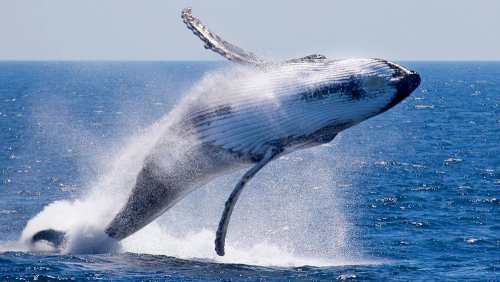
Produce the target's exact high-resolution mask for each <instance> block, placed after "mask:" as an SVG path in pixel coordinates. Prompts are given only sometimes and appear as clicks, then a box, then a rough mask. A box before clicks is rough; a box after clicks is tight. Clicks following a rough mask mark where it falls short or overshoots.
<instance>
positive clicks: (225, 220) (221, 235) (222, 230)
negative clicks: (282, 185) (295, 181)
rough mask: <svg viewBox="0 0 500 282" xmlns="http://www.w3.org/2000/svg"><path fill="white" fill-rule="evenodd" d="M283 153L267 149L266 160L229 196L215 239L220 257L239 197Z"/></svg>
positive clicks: (216, 249) (271, 148) (254, 168)
mask: <svg viewBox="0 0 500 282" xmlns="http://www.w3.org/2000/svg"><path fill="white" fill-rule="evenodd" d="M280 153H281V150H279V149H278V148H276V147H270V148H269V149H267V151H266V154H265V155H264V158H263V159H262V160H261V161H260V162H259V163H258V164H256V165H255V166H254V167H252V168H251V169H250V170H249V171H247V172H246V173H245V174H244V175H243V177H242V178H241V179H240V181H239V182H238V184H236V187H235V188H234V190H233V192H232V193H231V195H230V196H229V199H227V201H226V207H225V208H224V212H223V213H222V217H221V219H220V222H219V228H218V229H217V235H216V238H215V251H216V252H217V254H218V255H219V256H223V255H224V242H225V240H226V233H227V227H228V225H229V219H230V218H231V214H232V213H233V209H234V205H235V204H236V201H237V200H238V197H239V196H240V194H241V191H242V190H243V187H245V185H246V184H247V183H248V181H250V179H252V178H253V177H254V176H255V174H257V172H258V171H259V170H260V169H261V168H263V167H264V166H265V165H266V164H267V163H269V162H270V161H271V160H273V159H274V158H275V157H276V156H277V155H279V154H280Z"/></svg>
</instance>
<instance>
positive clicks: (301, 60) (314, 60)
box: [285, 54, 328, 63]
mask: <svg viewBox="0 0 500 282" xmlns="http://www.w3.org/2000/svg"><path fill="white" fill-rule="evenodd" d="M323 60H328V59H327V58H326V57H325V56H323V55H321V54H312V55H309V56H305V57H303V58H297V59H293V60H289V61H286V62H285V63H317V62H321V61H323Z"/></svg>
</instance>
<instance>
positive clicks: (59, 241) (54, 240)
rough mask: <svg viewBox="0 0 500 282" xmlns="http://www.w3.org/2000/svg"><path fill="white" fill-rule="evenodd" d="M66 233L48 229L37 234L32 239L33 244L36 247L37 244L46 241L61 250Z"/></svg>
mask: <svg viewBox="0 0 500 282" xmlns="http://www.w3.org/2000/svg"><path fill="white" fill-rule="evenodd" d="M65 237H66V233H65V232H63V231H57V230H54V229H46V230H42V231H39V232H37V233H36V234H35V235H33V237H32V238H31V244H32V245H34V244H35V243H37V242H40V241H45V242H48V243H49V244H51V245H52V247H54V248H55V249H58V250H59V249H60V248H61V246H62V245H63V244H64V242H65V240H66V239H65Z"/></svg>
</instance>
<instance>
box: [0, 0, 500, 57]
mask: <svg viewBox="0 0 500 282" xmlns="http://www.w3.org/2000/svg"><path fill="white" fill-rule="evenodd" d="M186 6H191V7H192V8H193V13H194V15H195V16H197V17H198V18H199V19H201V20H202V22H204V23H205V24H206V25H207V26H208V27H209V28H210V29H212V30H213V31H215V32H216V33H217V34H219V35H220V36H221V37H223V38H225V39H226V40H228V41H229V42H232V43H234V44H236V45H238V46H240V47H243V48H244V49H247V50H249V51H252V52H254V53H256V54H259V55H261V56H263V57H273V58H277V59H290V58H294V57H299V56H305V55H309V54H313V53H319V54H323V55H325V56H327V57H329V58H332V59H334V58H335V59H340V58H361V57H377V58H386V59H389V60H500V1H497V0H477V1H472V0H471V1H463V0H418V1H416V0H413V1H403V0H384V1H382V0H351V1H328V0H325V1H314V0H309V1H285V0H279V1H271V0H267V1H266V0H252V1H249V0H246V1H230V0H226V1H206V0H205V1H203V0H196V1H181V0H171V1H166V0H158V1H156V0H149V1H148V0H146V1H135V0H106V1H86V0H72V1H68V0H52V1H50V0H33V1H27V0H15V1H14V0H12V1H10V0H0V60H221V59H222V57H220V56H218V55H217V54H215V53H213V52H210V51H207V50H205V49H204V48H203V44H202V42H201V41H200V40H199V39H198V38H197V37H195V36H194V35H193V34H192V33H191V31H189V30H188V29H187V28H186V27H185V25H184V23H183V22H182V20H181V18H180V13H181V10H182V8H184V7H186Z"/></svg>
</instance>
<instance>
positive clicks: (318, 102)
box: [300, 59, 420, 134]
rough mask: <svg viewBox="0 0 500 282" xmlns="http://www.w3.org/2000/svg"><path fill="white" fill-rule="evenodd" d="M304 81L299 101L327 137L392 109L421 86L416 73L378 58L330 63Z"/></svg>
mask: <svg viewBox="0 0 500 282" xmlns="http://www.w3.org/2000/svg"><path fill="white" fill-rule="evenodd" d="M307 79H308V80H309V82H308V83H309V86H308V88H307V90H306V91H302V92H301V93H300V98H301V100H302V101H304V102H305V104H308V103H309V104H310V105H309V106H306V107H310V110H309V111H308V112H309V113H310V118H311V119H318V122H320V119H322V122H323V127H322V128H321V130H322V131H329V132H330V134H332V133H338V132H339V131H341V130H343V129H346V128H348V127H351V126H353V125H355V124H357V123H359V122H362V121H364V120H366V119H369V118H371V117H374V116H376V115H378V114H381V113H383V112H385V111H387V110H389V109H391V108H392V107H394V106H396V105H397V104H399V103H400V102H401V101H403V100H404V99H405V98H406V97H408V96H409V95H410V94H411V93H412V92H413V91H414V90H415V89H416V88H417V87H418V86H419V84H420V75H419V74H418V73H417V72H415V71H412V70H409V69H407V68H404V67H402V66H399V65H397V64H395V63H392V62H389V61H386V60H380V59H355V60H340V61H329V62H326V63H325V64H324V65H322V66H321V67H320V68H317V69H315V71H314V72H311V73H310V76H309V77H308V78H307Z"/></svg>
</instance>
